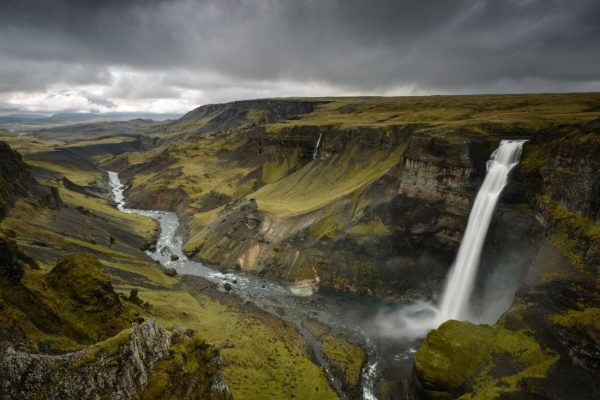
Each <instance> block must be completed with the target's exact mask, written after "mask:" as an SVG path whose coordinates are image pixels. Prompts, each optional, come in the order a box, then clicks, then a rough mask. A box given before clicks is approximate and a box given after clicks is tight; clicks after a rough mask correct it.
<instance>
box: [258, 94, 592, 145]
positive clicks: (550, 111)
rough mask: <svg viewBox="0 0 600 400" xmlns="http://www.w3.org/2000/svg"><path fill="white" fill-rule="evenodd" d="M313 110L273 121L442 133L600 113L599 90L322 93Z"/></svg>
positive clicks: (537, 125) (542, 124) (529, 125)
mask: <svg viewBox="0 0 600 400" xmlns="http://www.w3.org/2000/svg"><path fill="white" fill-rule="evenodd" d="M319 100H323V101H324V102H323V103H321V104H320V105H318V106H317V107H316V108H315V110H314V111H313V112H312V113H308V114H304V115H301V116H299V117H298V118H297V119H294V120H289V121H280V122H278V123H276V124H271V125H270V126H269V128H268V129H269V130H270V132H273V133H275V132H277V131H279V130H280V129H283V128H287V127H289V126H295V125H316V126H326V125H336V126H345V127H350V126H380V127H381V126H398V125H400V126H405V125H411V124H414V125H417V126H425V127H427V129H428V130H430V131H431V130H435V131H436V132H440V133H443V132H444V131H445V132H449V131H454V130H456V129H461V128H462V129H464V128H467V129H469V131H470V132H472V133H476V134H482V135H486V134H490V128H492V129H495V128H498V127H501V126H503V125H504V126H505V127H512V128H513V129H517V130H521V131H524V130H527V129H531V130H539V129H543V128H547V127H549V126H553V125H558V124H561V123H562V124H564V123H586V122H589V121H592V120H594V119H595V118H598V117H600V111H598V110H597V109H595V107H594V105H597V104H598V102H600V95H598V94H597V93H589V94H588V93H585V94H584V93H582V94H540V95H537V94H531V95H479V96H420V97H354V98H323V99H319Z"/></svg>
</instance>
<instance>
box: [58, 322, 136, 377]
mask: <svg viewBox="0 0 600 400" xmlns="http://www.w3.org/2000/svg"><path fill="white" fill-rule="evenodd" d="M129 336H131V329H124V330H122V331H121V332H119V333H118V334H117V335H115V336H113V337H111V338H109V339H106V340H104V341H102V342H98V343H96V344H94V345H93V346H91V347H90V348H89V349H87V350H86V351H85V353H84V354H83V355H82V356H81V358H78V359H76V360H75V361H74V362H73V363H72V364H71V365H70V368H71V369H73V370H77V369H80V368H81V367H84V366H86V365H88V364H91V363H94V362H96V360H97V359H98V357H99V356H100V354H105V355H107V356H114V355H116V354H117V353H118V352H119V349H120V348H121V346H122V345H124V344H125V343H127V341H128V340H129Z"/></svg>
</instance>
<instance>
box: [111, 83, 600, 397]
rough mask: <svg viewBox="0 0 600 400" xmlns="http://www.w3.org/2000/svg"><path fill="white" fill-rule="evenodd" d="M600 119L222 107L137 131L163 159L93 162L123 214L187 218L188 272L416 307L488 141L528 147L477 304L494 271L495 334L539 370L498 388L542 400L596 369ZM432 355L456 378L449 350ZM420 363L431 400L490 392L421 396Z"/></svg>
mask: <svg viewBox="0 0 600 400" xmlns="http://www.w3.org/2000/svg"><path fill="white" fill-rule="evenodd" d="M599 104H600V95H598V94H573V95H515V96H453V97H448V96H434V97H415V98H340V99H336V98H319V99H267V100H257V101H243V102H234V103H228V104H223V105H211V106H203V107H200V108H199V109H196V110H194V111H192V112H190V113H188V114H187V115H186V116H184V117H183V118H181V119H180V120H178V121H175V122H172V123H170V124H169V126H168V128H164V129H163V130H162V131H161V132H158V133H156V132H154V133H151V135H155V137H157V138H159V140H160V142H159V143H161V142H162V144H161V145H158V146H157V147H155V148H153V149H151V150H149V151H146V152H137V153H128V154H124V155H122V156H120V157H118V158H117V159H110V160H109V159H106V160H104V161H103V162H104V165H108V166H110V167H111V168H117V169H118V170H120V171H121V172H122V176H124V177H125V178H127V179H128V180H129V182H130V184H131V188H130V189H129V192H128V196H129V198H130V201H131V202H132V204H133V205H135V206H137V207H142V208H162V209H170V210H175V211H177V212H178V213H179V214H180V215H181V216H182V217H184V219H185V221H186V227H187V230H188V235H187V243H186V249H187V252H188V254H189V255H190V256H193V257H195V258H196V259H199V260H202V261H204V262H206V263H208V264H213V265H224V266H230V267H232V268H234V267H237V266H239V267H240V268H241V269H242V270H245V271H252V272H254V273H258V274H260V275H261V276H269V277H274V278H277V279H284V280H287V281H291V282H295V283H296V284H301V283H302V284H306V283H307V282H308V284H309V285H314V286H315V287H316V286H318V287H321V288H335V289H339V290H343V291H352V292H358V293H362V294H369V295H373V296H378V297H384V298H396V299H423V298H432V297H433V298H435V296H437V294H438V293H439V292H440V290H441V285H442V284H443V280H444V277H445V276H446V273H447V271H448V268H449V267H450V266H451V264H452V260H453V257H454V255H455V254H456V250H457V247H458V244H459V243H460V239H461V236H462V232H464V228H465V226H466V219H467V216H468V213H469V210H470V207H471V202H472V200H473V198H474V195H475V193H476V191H477V188H478V187H479V185H480V184H481V181H482V179H483V176H484V175H485V162H486V160H487V159H488V158H489V155H490V154H491V152H492V151H493V149H494V148H495V147H496V146H497V144H498V142H499V141H500V140H501V139H512V138H519V139H527V140H528V142H527V144H526V145H525V150H524V154H523V157H522V162H521V164H520V165H519V166H518V167H517V169H516V170H515V171H514V173H513V174H512V175H511V184H510V185H509V187H508V188H507V190H506V191H505V193H504V195H503V198H502V201H501V204H500V207H499V209H498V210H497V212H496V214H495V215H496V216H495V218H494V220H493V222H492V228H491V231H490V234H489V236H488V240H487V242H486V246H485V248H484V254H483V260H482V273H481V274H480V282H479V287H480V290H479V292H478V296H479V297H480V298H481V301H482V302H483V301H484V300H485V296H486V293H485V291H484V290H483V288H484V287H486V285H487V286H489V285H492V284H493V281H492V280H491V279H494V277H495V276H496V275H495V274H497V273H498V271H501V272H502V273H503V274H504V275H502V274H501V275H502V276H503V277H504V278H503V279H507V280H506V281H505V282H504V285H505V289H506V292H507V293H509V297H507V298H503V299H502V300H501V301H502V302H506V301H508V302H509V303H508V304H510V300H511V298H512V297H510V294H511V293H513V294H514V293H515V292H516V291H517V290H519V292H518V295H517V301H516V302H515V303H513V307H512V308H511V310H510V311H509V312H508V313H506V314H505V315H504V317H503V318H502V319H501V321H500V322H499V324H500V326H504V327H505V328H506V329H508V330H509V332H517V331H524V332H526V333H527V334H528V335H532V337H533V338H534V340H536V341H537V342H538V343H540V346H541V347H542V348H544V349H547V352H548V354H549V356H548V357H550V358H548V359H547V360H552V362H549V361H548V362H549V363H548V364H545V365H546V366H545V367H544V368H541V367H540V369H535V370H527V368H528V367H527V364H522V363H521V362H520V361H519V362H517V363H516V364H514V363H513V364H510V365H511V367H510V368H513V370H512V371H513V372H511V373H510V374H509V375H508V376H510V377H511V378H510V379H511V380H510V382H509V383H508V384H507V385H506V386H503V385H504V384H502V383H498V385H500V389H494V390H496V391H497V392H498V393H504V392H506V393H508V392H513V393H514V392H516V393H533V392H535V393H551V392H552V391H553V390H554V389H553V388H551V387H549V386H548V385H554V384H555V383H552V384H550V383H549V382H560V381H561V380H562V379H563V378H560V377H559V376H560V375H561V374H565V375H564V376H572V375H573V376H577V377H578V378H577V379H582V380H583V381H585V382H588V380H589V379H590V373H591V371H593V369H594V368H595V367H594V365H595V361H592V360H597V359H598V354H599V353H598V341H597V338H598V336H597V327H594V323H593V322H592V321H593V320H594V318H593V317H591V316H592V315H595V314H594V313H596V312H597V308H596V307H597V301H598V298H597V295H596V293H595V290H594V289H593V288H595V287H597V286H598V280H597V279H596V274H595V272H596V271H595V269H596V266H597V265H599V250H598V249H599V247H598V246H599V243H600V242H599V237H598V235H597V231H598V229H599V228H598V222H599V220H598V218H599V215H598V193H599V187H600V181H599V180H598V179H597V178H596V177H595V174H594V173H593V171H595V170H596V169H597V168H598V165H597V160H596V157H595V156H594V154H598V146H599V143H600V137H599V136H598V135H599V131H598V121H599V118H600V111H598V110H599V108H598V105H599ZM317 144H318V146H317ZM526 277H527V279H526V280H525V284H522V283H521V282H522V281H523V279H525V278H526ZM486 279H487V281H486ZM575 282H577V283H575ZM519 288H520V289H519ZM565 291H566V292H565ZM566 293H568V294H566ZM504 295H506V293H505V294H504ZM563 296H567V298H569V299H574V298H581V299H585V300H581V301H577V300H569V301H568V302H566V303H565V302H564V301H561V300H559V299H561V298H563ZM541 299H546V300H543V301H542V300H541ZM556 302H558V303H556ZM508 304H507V305H506V307H508ZM549 310H552V311H549ZM496 318H497V317H496ZM442 329H444V327H442ZM589 329H592V331H591V332H594V329H596V331H595V332H596V333H583V332H590V331H589ZM452 332H453V331H449V334H452ZM590 335H591V336H590ZM482 340H483V339H482ZM449 342H450V343H453V340H449ZM574 343H586V344H585V345H583V347H582V348H581V350H580V352H579V350H574V348H573V346H574ZM474 345H475V344H474ZM482 345H483V344H482ZM590 346H591V347H590ZM576 348H578V347H576ZM592 349H595V350H592ZM435 351H437V352H441V353H442V355H440V356H439V357H442V356H443V357H449V360H450V362H451V364H449V368H453V364H452V362H453V361H452V355H451V353H448V354H446V353H445V352H448V351H452V350H450V349H446V348H439V349H437V348H436V350H435ZM424 354H427V353H423V352H420V353H419V355H420V357H426V355H424ZM508 354H510V353H508ZM556 355H561V358H560V362H557V360H558V358H557V357H556ZM436 357H438V356H436ZM509 357H510V356H509ZM582 357H583V358H584V359H585V360H589V361H585V362H583V364H582V363H581V362H580V360H582ZM418 359H420V360H422V362H421V363H420V364H417V368H418V369H417V375H416V376H417V377H419V379H421V380H422V385H423V386H422V387H423V388H424V389H423V390H424V392H425V394H426V395H427V396H433V393H438V392H444V391H447V392H449V393H452V394H451V395H450V398H451V397H453V396H458V395H459V394H461V393H463V392H465V391H471V390H473V391H475V392H474V393H480V392H479V391H481V393H488V392H486V390H491V389H489V387H490V386H489V385H494V384H496V383H497V382H498V381H497V380H489V379H488V378H485V377H484V376H483V375H482V376H481V378H477V379H481V383H478V384H476V385H474V384H465V383H462V382H461V384H460V385H459V386H457V387H459V388H460V389H456V388H450V387H449V386H446V385H447V383H446V382H445V381H443V380H441V381H429V378H428V374H427V368H429V367H428V363H427V361H423V358H418ZM467 362H469V361H467ZM473 362H474V361H473ZM544 362H545V361H544ZM477 365H479V364H477ZM486 365H487V364H486ZM515 365H516V366H515ZM549 365H552V368H551V369H548V368H547V367H548V366H549ZM497 368H500V366H498V367H497ZM527 371H529V372H527ZM534 371H537V372H534ZM486 374H492V375H493V376H495V375H494V374H495V372H493V370H492V371H490V372H486ZM485 376H486V377H487V376H488V375H485ZM469 379H475V378H469ZM506 379H509V378H506ZM469 382H471V381H469ZM478 382H479V381H478ZM507 382H508V381H507ZM486 385H488V386H486ZM456 390H460V392H457V391H456ZM517 396H518V395H517ZM582 396H584V397H581V398H593V395H590V394H582ZM586 396H587V397H586ZM589 396H592V397H589Z"/></svg>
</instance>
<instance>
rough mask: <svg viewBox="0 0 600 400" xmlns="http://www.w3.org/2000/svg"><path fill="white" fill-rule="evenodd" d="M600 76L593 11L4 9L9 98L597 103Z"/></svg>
mask: <svg viewBox="0 0 600 400" xmlns="http://www.w3.org/2000/svg"><path fill="white" fill-rule="evenodd" d="M599 63H600V1H597V0H571V1H566V0H505V1H501V0H444V1H433V0H432V1H400V0H386V1H363V0H305V1H296V0H289V1H275V0H245V1H244V0H213V1H211V0H207V1H192V0H169V1H167V0H165V1H141V0H139V1H134V0H129V1H123V0H122V1H77V0H72V1H69V0H43V1H39V0H38V1H16V0H15V1H12V0H8V1H7V0H4V1H3V2H2V3H0V91H5V92H7V91H14V90H19V89H20V90H23V91H27V90H44V88H46V87H47V85H49V84H54V83H56V82H63V83H70V84H73V85H81V84H85V83H87V84H99V85H109V81H110V85H112V86H111V88H110V90H107V96H115V97H125V98H157V97H160V96H163V97H166V98H172V97H175V96H177V93H178V92H177V91H176V89H186V88H187V89H200V90H210V89H211V88H212V87H214V86H217V87H227V86H228V85H232V86H235V85H242V86H244V87H246V88H252V87H253V86H254V85H257V86H258V89H257V91H256V92H257V93H260V85H261V82H263V83H265V82H266V83H272V82H275V81H282V80H283V81H286V80H287V81H292V82H300V83H301V82H320V83H322V84H324V85H327V86H328V87H332V88H339V89H340V90H345V91H356V92H370V93H376V92H377V91H385V90H386V89H389V88H392V87H401V86H408V87H413V88H415V89H416V90H422V91H434V92H486V91H523V90H531V91H552V90H573V91H576V90H600V76H599V75H600V74H599V73H598V71H599V69H598V65H599ZM115 67H116V68H125V69H127V70H129V71H139V72H144V73H152V74H160V78H159V79H153V80H152V82H149V81H146V82H145V83H144V84H145V85H146V87H137V88H136V87H135V86H136V85H135V79H133V78H130V79H123V78H112V80H111V78H110V74H109V73H108V72H107V71H108V70H109V68H115ZM215 76H218V80H213V79H212V78H210V77H215ZM185 77H188V78H187V79H186V78H185ZM194 77H196V78H194ZM206 77H209V78H206ZM132 79H133V80H132ZM197 85H201V87H198V86H197ZM250 93H251V90H250ZM288 94H289V95H293V94H294V93H288ZM332 94H336V93H332Z"/></svg>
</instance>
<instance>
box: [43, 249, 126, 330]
mask: <svg viewBox="0 0 600 400" xmlns="http://www.w3.org/2000/svg"><path fill="white" fill-rule="evenodd" d="M46 283H47V285H48V287H49V288H51V289H52V300H53V303H54V305H55V307H56V309H57V313H58V314H59V315H60V316H61V317H62V318H63V319H68V320H69V321H70V322H71V324H72V325H73V327H74V328H75V330H76V331H79V332H80V334H81V335H82V337H87V338H89V340H90V341H92V342H95V341H98V340H102V339H104V338H108V337H110V336H113V335H115V334H116V333H117V332H120V331H121V330H123V329H125V328H127V327H128V326H129V324H130V322H131V319H132V316H131V315H130V312H129V310H128V309H127V308H125V307H124V306H123V305H122V304H121V301H120V300H119V297H118V296H117V293H116V292H115V291H114V289H113V287H112V285H111V282H110V278H109V277H108V274H107V273H106V271H105V270H104V267H103V266H102V264H100V262H99V260H98V259H97V258H96V257H94V256H92V255H88V254H71V255H68V256H65V257H63V258H62V259H61V260H59V262H58V263H57V264H56V266H55V267H54V268H53V269H52V270H51V271H50V272H49V273H48V274H47V276H46Z"/></svg>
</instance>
